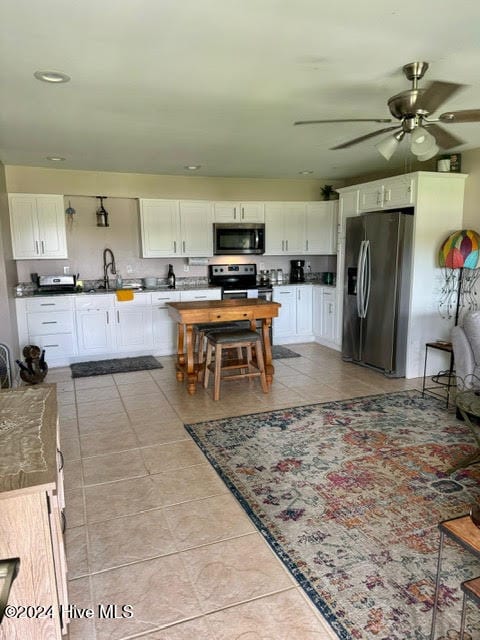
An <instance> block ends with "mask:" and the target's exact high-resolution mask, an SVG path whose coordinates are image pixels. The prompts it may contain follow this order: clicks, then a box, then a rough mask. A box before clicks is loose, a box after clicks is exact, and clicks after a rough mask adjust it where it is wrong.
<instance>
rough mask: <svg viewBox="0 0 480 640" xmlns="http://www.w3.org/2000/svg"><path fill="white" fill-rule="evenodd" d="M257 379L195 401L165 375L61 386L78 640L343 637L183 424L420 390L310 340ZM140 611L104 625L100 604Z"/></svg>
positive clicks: (170, 369)
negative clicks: (80, 612) (264, 385)
mask: <svg viewBox="0 0 480 640" xmlns="http://www.w3.org/2000/svg"><path fill="white" fill-rule="evenodd" d="M293 349H294V350H295V351H297V352H298V353H301V355H302V357H301V358H291V359H284V360H276V361H275V369H276V374H275V379H274V383H273V385H272V389H271V390H270V393H268V394H263V393H262V392H261V389H260V387H259V383H258V381H255V383H252V384H249V382H247V381H244V380H242V381H236V382H230V383H226V384H224V385H222V398H221V400H220V401H218V402H214V401H213V399H212V393H211V390H210V389H209V390H208V391H205V390H203V389H202V388H199V390H198V393H197V394H196V395H195V396H189V395H188V394H187V392H186V387H185V385H183V384H181V383H178V382H177V381H176V378H175V361H174V359H173V358H168V357H166V358H159V360H160V362H161V363H162V364H163V367H164V368H163V369H158V370H154V371H140V372H136V373H126V374H118V375H113V376H111V375H106V376H99V377H90V378H80V379H77V380H75V381H74V380H72V379H71V377H70V369H56V370H51V371H50V373H49V379H48V381H49V382H56V383H57V389H58V403H59V414H60V438H61V447H62V450H63V454H64V457H65V494H66V516H67V531H66V548H67V560H68V569H69V599H70V604H71V605H74V606H75V607H77V608H86V607H90V608H93V609H94V610H95V614H96V615H95V618H94V619H89V620H73V621H72V622H71V624H70V632H69V637H70V640H107V639H108V640H120V639H122V640H123V639H126V638H137V637H140V638H143V639H145V640H239V639H240V638H241V639H242V640H255V639H257V638H258V639H260V638H261V639H262V640H292V639H293V638H298V639H301V640H323V639H329V638H336V635H335V634H333V632H332V631H331V630H330V628H329V626H328V624H327V623H326V622H325V621H324V620H323V619H322V617H321V616H320V615H319V613H318V612H317V610H316V609H315V608H314V607H313V606H312V604H311V603H310V601H309V600H308V598H307V597H306V596H305V595H304V593H303V591H302V589H301V588H300V587H299V586H298V585H297V584H296V582H295V580H294V579H293V578H292V577H291V576H290V574H289V573H288V572H287V570H286V569H285V568H284V566H283V565H282V564H281V563H280V561H279V560H278V559H277V557H276V556H275V555H274V554H273V552H272V551H271V550H270V548H269V547H268V545H267V544H266V543H265V541H264V540H263V538H262V536H261V535H260V534H259V533H258V532H257V531H256V529H255V528H254V526H253V525H252V524H251V522H250V520H249V519H248V517H247V516H246V515H245V513H244V512H243V510H242V509H241V508H240V506H239V505H238V503H237V502H236V500H235V499H234V498H233V496H232V495H231V494H230V492H229V491H228V489H227V488H226V486H225V485H224V484H223V482H222V481H221V480H220V479H219V478H218V476H217V475H216V473H215V471H214V470H213V469H212V468H211V466H210V465H209V463H208V462H207V461H206V459H205V458H204V456H203V454H202V453H201V452H200V450H199V449H198V448H197V446H196V445H195V443H194V442H193V441H192V439H191V438H190V436H189V435H188V433H187V432H186V431H185V430H184V428H183V423H189V422H199V421H202V420H210V419H213V418H219V417H227V416H232V415H241V414H247V413H253V412H258V411H263V410H265V411H267V410H270V409H279V408H282V407H288V406H294V405H302V404H308V403H311V402H323V401H327V400H340V399H344V398H350V397H354V396H361V395H368V394H374V393H383V392H388V391H394V390H401V389H405V388H412V387H419V385H420V382H421V381H419V380H405V379H398V380H390V379H387V378H385V377H384V376H382V375H380V374H378V373H376V372H373V371H370V370H368V369H365V368H362V367H359V366H356V365H352V364H347V363H344V362H342V360H341V358H340V355H339V353H337V352H335V351H332V350H331V349H327V348H325V347H321V346H320V345H317V344H313V343H309V344H302V345H294V346H293ZM99 604H102V605H104V606H106V605H110V604H114V605H118V610H117V614H118V615H121V607H122V605H131V607H132V608H133V614H134V616H133V617H132V618H121V617H120V618H117V619H101V618H99V617H98V605H99Z"/></svg>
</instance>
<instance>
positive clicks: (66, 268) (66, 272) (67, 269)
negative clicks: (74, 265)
mask: <svg viewBox="0 0 480 640" xmlns="http://www.w3.org/2000/svg"><path fill="white" fill-rule="evenodd" d="M69 273H70V267H63V275H64V276H68V274H69Z"/></svg>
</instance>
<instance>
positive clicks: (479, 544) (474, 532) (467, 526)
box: [430, 515, 480, 640]
mask: <svg viewBox="0 0 480 640" xmlns="http://www.w3.org/2000/svg"><path fill="white" fill-rule="evenodd" d="M438 528H439V529H440V546H439V548H438V562H437V577H436V579H435V598H434V602H433V615H432V629H431V632H430V640H435V624H436V621H437V606H438V594H439V591H440V575H441V571H442V553H443V542H444V539H445V536H447V537H448V538H451V539H452V540H454V541H455V542H456V543H457V544H458V545H460V546H461V547H463V548H464V549H467V550H468V551H470V552H471V553H472V554H473V555H475V556H477V557H480V529H478V528H477V527H476V526H475V525H474V524H473V522H472V519H471V518H470V516H469V515H466V516H460V517H459V518H453V519H451V520H444V521H443V522H440V524H439V525H438ZM468 582H471V581H468ZM462 588H463V590H464V592H465V588H464V587H463V586H462ZM462 615H464V614H463V612H462ZM463 622H465V620H463Z"/></svg>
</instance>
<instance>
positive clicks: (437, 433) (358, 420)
mask: <svg viewBox="0 0 480 640" xmlns="http://www.w3.org/2000/svg"><path fill="white" fill-rule="evenodd" d="M186 428H187V429H188V431H189V432H190V433H191V435H192V436H193V438H194V439H195V440H196V442H197V443H198V444H199V446H200V447H201V448H202V450H203V451H204V453H205V454H206V455H207V457H208V459H209V460H210V462H211V464H212V465H213V466H214V467H215V469H216V470H217V472H218V473H219V474H220V475H221V477H222V478H223V479H224V480H225V482H226V483H227V484H228V486H229V487H230V489H231V491H232V492H233V493H234V495H235V496H236V497H237V498H238V499H239V501H240V503H241V504H242V506H243V507H244V509H245V510H246V511H247V513H248V514H249V516H250V517H251V519H252V520H253V522H254V523H255V525H256V526H257V527H258V528H259V529H260V531H261V532H262V533H263V535H264V536H265V538H266V540H267V541H268V542H269V544H270V545H271V547H272V548H273V549H274V551H275V552H276V553H277V554H278V556H279V557H280V558H281V560H282V561H283V562H284V563H285V565H286V566H287V567H288V569H289V570H290V571H291V573H292V574H293V575H294V576H295V578H296V579H297V580H298V581H299V583H300V584H301V585H302V587H303V589H304V590H305V592H306V593H307V594H308V596H309V597H310V598H311V600H312V601H313V602H314V604H315V605H316V606H317V607H318V609H319V610H320V612H321V613H322V614H323V615H324V616H325V618H326V619H327V620H328V621H329V623H330V625H331V626H332V628H333V629H334V630H335V632H336V633H337V635H338V637H339V638H342V639H345V640H347V639H348V640H353V639H354V640H367V639H368V640H371V639H372V638H378V639H379V640H380V639H381V640H406V639H407V638H411V639H415V640H426V639H428V638H429V637H430V635H429V634H430V624H431V615H432V606H433V594H434V581H435V574H436V562H437V553H438V544H439V532H438V523H439V522H440V521H441V520H445V519H450V518H452V517H455V516H458V515H462V514H465V513H467V512H468V510H469V508H470V505H471V504H472V503H473V502H474V501H475V500H479V499H480V483H479V480H480V471H479V467H478V466H477V467H471V468H469V469H467V470H463V471H459V472H457V473H455V474H453V475H452V476H450V477H449V476H447V475H446V473H445V471H446V470H447V469H448V468H449V467H450V466H451V465H452V464H454V463H455V462H456V461H458V460H459V459H460V458H462V457H463V456H465V455H468V454H469V453H471V452H472V451H473V450H474V449H475V443H474V441H473V438H472V436H471V435H470V432H469V431H468V428H467V427H466V426H465V424H464V423H462V422H459V421H458V420H457V419H456V418H455V415H454V414H452V413H448V412H446V411H445V409H444V407H443V403H442V402H441V401H439V400H437V399H435V398H431V397H430V398H427V397H426V398H422V396H421V393H420V392H417V391H404V392H400V393H395V394H390V395H378V396H368V397H363V398H355V399H353V400H348V401H340V402H329V403H326V404H316V405H309V406H305V407H295V408H292V409H283V410H279V411H273V412H268V413H259V414H255V415H248V416H240V417H235V418H229V419H222V420H214V421H211V422H203V423H197V424H190V425H186ZM478 575H480V560H479V559H475V558H474V557H473V555H472V554H470V553H468V552H467V551H463V550H462V549H461V548H460V547H459V546H458V545H456V544H454V543H449V544H446V546H445V548H444V554H443V569H442V588H441V593H440V603H439V604H440V608H439V615H438V620H437V638H444V640H445V639H446V638H447V637H448V639H449V640H454V639H455V638H457V637H458V635H457V632H452V631H451V630H458V629H459V627H460V611H461V602H462V593H461V590H460V583H461V582H462V581H463V580H466V579H469V578H472V577H475V576H478ZM467 628H468V630H469V631H470V632H472V630H473V629H476V630H477V631H476V632H475V631H474V632H473V638H476V637H478V629H479V628H480V616H479V611H478V609H477V608H472V607H471V608H470V609H469V613H468V615H467ZM449 630H450V631H449ZM447 633H448V636H447ZM475 633H477V635H475Z"/></svg>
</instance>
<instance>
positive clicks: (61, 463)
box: [57, 447, 65, 471]
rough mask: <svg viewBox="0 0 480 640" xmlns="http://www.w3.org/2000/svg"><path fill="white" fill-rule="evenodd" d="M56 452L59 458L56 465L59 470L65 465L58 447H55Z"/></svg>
mask: <svg viewBox="0 0 480 640" xmlns="http://www.w3.org/2000/svg"><path fill="white" fill-rule="evenodd" d="M57 453H58V456H59V458H60V464H59V465H58V470H59V471H61V470H62V469H63V467H64V466H65V460H64V458H63V453H62V452H61V451H60V449H59V448H58V447H57Z"/></svg>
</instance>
